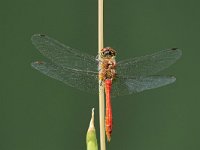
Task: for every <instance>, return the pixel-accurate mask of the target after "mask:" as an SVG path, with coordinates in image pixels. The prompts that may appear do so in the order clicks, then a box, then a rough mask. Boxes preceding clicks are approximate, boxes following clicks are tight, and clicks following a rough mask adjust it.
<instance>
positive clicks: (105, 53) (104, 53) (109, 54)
mask: <svg viewBox="0 0 200 150" xmlns="http://www.w3.org/2000/svg"><path fill="white" fill-rule="evenodd" d="M100 55H101V58H113V57H115V55H116V51H115V50H114V49H112V48H111V47H105V48H103V49H102V50H101V54H100Z"/></svg>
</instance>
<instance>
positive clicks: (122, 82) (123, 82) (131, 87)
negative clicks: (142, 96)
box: [111, 76, 176, 97]
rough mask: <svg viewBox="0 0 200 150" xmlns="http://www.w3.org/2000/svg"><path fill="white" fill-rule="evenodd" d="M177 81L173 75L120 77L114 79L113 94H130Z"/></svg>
mask: <svg viewBox="0 0 200 150" xmlns="http://www.w3.org/2000/svg"><path fill="white" fill-rule="evenodd" d="M175 81H176V78H175V77H173V76H147V77H128V78H127V77H123V76H122V77H118V78H117V79H116V80H114V81H113V85H112V92H111V93H112V96H114V97H115V96H122V95H130V94H134V93H139V92H142V91H144V90H149V89H154V88H158V87H162V86H165V85H168V84H171V83H173V82H175Z"/></svg>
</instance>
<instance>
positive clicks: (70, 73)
mask: <svg viewBox="0 0 200 150" xmlns="http://www.w3.org/2000/svg"><path fill="white" fill-rule="evenodd" d="M31 65H32V67H34V68H35V69H37V70H39V71H40V72H41V73H43V74H45V75H47V76H49V77H52V78H54V79H57V80H59V81H62V82H64V83H65V84H67V85H69V86H71V87H75V88H77V89H79V90H82V91H86V92H90V93H91V92H92V93H95V94H97V93H98V73H97V72H92V71H83V70H78V69H71V68H66V67H65V68H63V67H62V66H59V65H56V64H54V63H50V62H39V61H37V62H33V63H32V64H31Z"/></svg>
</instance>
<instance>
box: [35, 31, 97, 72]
mask: <svg viewBox="0 0 200 150" xmlns="http://www.w3.org/2000/svg"><path fill="white" fill-rule="evenodd" d="M31 40H32V43H33V45H35V47H36V48H37V49H38V50H39V51H40V52H41V53H42V54H43V55H44V56H46V57H47V58H49V59H51V60H52V61H53V62H54V63H55V64H57V65H60V66H62V67H63V68H74V69H80V70H86V71H97V68H98V62H97V61H96V59H95V57H94V56H91V55H89V54H85V53H81V52H79V51H78V50H75V49H72V48H70V47H69V46H66V45H64V44H62V43H60V42H58V41H57V40H55V39H53V38H51V37H48V36H47V35H42V34H34V35H33V36H32V37H31Z"/></svg>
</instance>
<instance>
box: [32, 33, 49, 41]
mask: <svg viewBox="0 0 200 150" xmlns="http://www.w3.org/2000/svg"><path fill="white" fill-rule="evenodd" d="M36 37H47V35H46V34H43V33H36V34H33V35H32V36H31V41H33V40H34V39H35V38H36Z"/></svg>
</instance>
